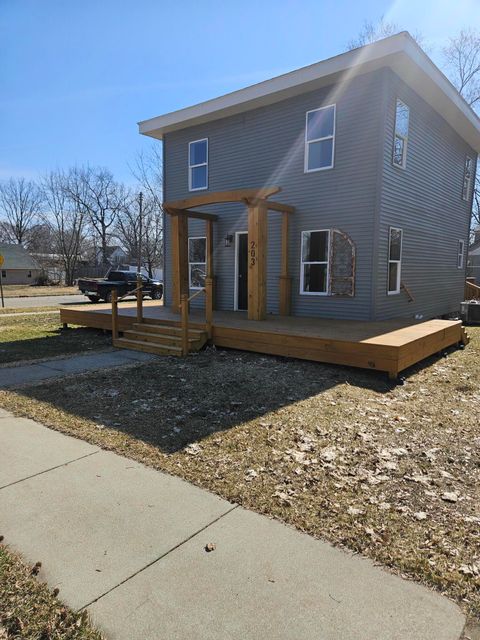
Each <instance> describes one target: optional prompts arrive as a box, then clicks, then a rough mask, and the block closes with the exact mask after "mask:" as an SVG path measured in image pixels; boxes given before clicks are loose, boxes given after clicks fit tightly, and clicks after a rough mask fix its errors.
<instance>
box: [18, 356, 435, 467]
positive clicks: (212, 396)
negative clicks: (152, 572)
mask: <svg viewBox="0 0 480 640" xmlns="http://www.w3.org/2000/svg"><path fill="white" fill-rule="evenodd" d="M436 359H438V358H434V357H432V358H429V359H427V360H425V361H424V362H423V363H422V365H416V367H413V368H412V369H411V370H410V371H409V372H408V373H409V375H412V374H414V373H415V372H417V371H419V370H420V369H421V368H423V367H424V366H430V365H431V364H433V363H434V362H435V360H436ZM342 384H343V385H344V384H348V385H350V386H352V387H356V388H359V389H361V390H364V391H365V397H367V396H368V393H369V392H376V393H381V394H383V393H387V392H389V391H390V390H391V389H392V384H391V383H390V382H389V381H388V379H387V378H386V376H385V375H384V374H382V373H379V372H375V371H368V370H363V369H354V368H349V367H341V366H335V365H328V364H320V363H316V362H308V361H305V360H295V359H288V358H284V357H277V356H264V355H260V354H255V353H247V352H239V351H234V350H216V349H207V350H206V351H203V352H201V353H199V354H196V355H191V356H189V357H188V358H186V359H179V358H174V357H160V358H157V359H155V360H154V361H152V362H148V363H143V364H141V365H138V366H136V367H134V368H128V369H122V368H117V369H111V370H110V371H108V372H105V371H97V372H90V373H88V374H85V375H82V376H77V377H76V378H75V379H71V378H70V379H65V380H64V381H63V382H62V384H59V383H58V381H55V382H46V383H42V384H39V385H36V386H31V387H28V388H23V389H20V390H19V391H18V392H17V393H19V394H21V395H23V396H25V397H26V398H29V399H34V400H38V401H41V402H44V403H48V404H49V405H51V406H52V407H53V408H55V409H58V410H61V411H64V412H66V413H67V414H70V415H71V416H72V417H74V418H82V419H86V420H88V421H92V422H93V423H95V424H96V425H97V426H99V427H100V429H102V428H103V427H108V428H109V429H113V430H115V431H117V432H119V433H123V434H127V435H128V436H131V437H133V438H135V439H137V440H139V441H143V442H145V443H147V444H149V445H154V446H155V447H158V449H159V450H160V451H161V452H163V453H166V454H171V453H174V452H176V451H179V450H180V449H183V448H184V447H185V446H187V445H189V444H192V443H194V442H200V441H201V440H202V439H204V438H206V437H208V436H210V435H212V434H214V433H217V432H223V431H228V430H230V429H234V428H235V427H238V426H240V425H242V424H243V423H245V422H247V421H251V420H256V419H266V420H268V419H269V418H268V414H270V413H271V412H278V411H279V410H281V409H282V408H285V407H289V406H291V405H294V404H298V403H302V402H304V401H313V402H314V403H315V408H317V407H318V412H319V417H320V416H323V417H324V415H325V413H327V415H328V412H329V410H331V409H332V407H331V406H330V405H331V404H332V402H331V397H330V396H329V398H324V395H325V393H326V392H327V391H329V390H331V389H333V388H335V387H337V386H338V385H342ZM357 395H358V394H357ZM333 404H335V403H334V402H333ZM352 409H353V410H355V406H353V405H352ZM298 415H299V416H301V408H300V411H299V413H298ZM277 420H280V421H281V420H282V417H281V412H280V413H277V414H276V416H275V421H277ZM298 427H299V428H301V427H302V424H301V420H300V419H299V424H298ZM259 428H261V423H260V426H259ZM80 437H82V436H81V435H80ZM107 440H108V437H107Z"/></svg>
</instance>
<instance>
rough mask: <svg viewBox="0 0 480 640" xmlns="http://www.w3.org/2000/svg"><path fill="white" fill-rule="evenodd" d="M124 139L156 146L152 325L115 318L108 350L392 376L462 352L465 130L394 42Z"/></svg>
mask: <svg viewBox="0 0 480 640" xmlns="http://www.w3.org/2000/svg"><path fill="white" fill-rule="evenodd" d="M139 127H140V132H141V133H142V134H144V135H148V136H151V137H153V138H156V139H158V140H161V141H162V142H163V159H164V162H163V172H164V194H163V195H164V211H165V221H164V222H165V227H164V228H165V268H164V277H165V307H163V308H158V309H157V310H151V309H150V310H145V313H148V314H149V318H150V319H149V320H148V319H147V320H146V318H145V316H143V317H142V315H141V310H140V311H139V315H138V318H137V322H135V321H134V320H133V319H132V318H131V317H128V314H127V313H125V314H124V315H123V316H120V325H119V326H120V327H123V328H124V329H126V332H125V333H124V336H123V337H122V338H119V339H118V340H117V339H115V340H114V342H115V344H118V345H119V346H124V347H131V348H138V349H143V350H155V352H158V353H177V354H185V353H187V352H188V351H190V350H192V349H196V348H200V346H201V345H202V344H203V343H204V341H205V340H207V339H209V340H210V341H211V342H213V344H216V345H218V346H223V347H234V348H239V349H249V350H253V351H259V352H262V353H271V354H280V355H287V356H295V357H300V358H308V359H314V360H319V361H322V362H336V363H340V364H352V365H354V366H362V367H369V368H376V369H380V370H384V371H388V372H389V373H390V375H392V376H395V375H396V374H397V373H398V372H399V371H400V370H402V369H404V368H406V367H408V366H410V365H411V364H412V363H414V362H418V361H419V360H421V359H422V358H424V357H426V356H427V355H431V354H433V353H435V352H437V351H439V350H441V349H443V348H445V347H447V346H449V345H452V344H456V343H459V342H461V341H463V342H464V343H466V342H467V341H468V337H467V336H466V335H465V332H464V331H463V329H462V327H461V323H460V322H453V321H447V320H445V319H443V320H442V319H439V318H441V317H442V316H448V315H449V314H451V313H454V312H456V311H457V310H458V309H459V306H460V302H461V300H462V298H463V294H464V285H465V270H466V262H467V261H466V255H467V246H468V235H469V226H470V217H471V208H472V197H473V184H474V179H475V170H476V164H477V152H478V151H479V150H480V121H479V119H478V117H477V116H476V115H475V113H474V112H473V111H472V109H471V108H470V107H469V106H468V105H467V104H466V103H465V101H464V100H463V99H462V97H461V96H460V95H459V93H458V92H457V91H456V90H455V88H454V87H453V85H452V84H451V83H450V82H449V81H448V80H447V78H446V77H445V76H444V75H443V74H442V73H441V71H440V70H439V69H438V68H437V67H436V66H435V65H434V64H433V62H432V61H431V60H430V59H429V58H428V56H427V55H426V54H425V53H424V52H423V51H422V49H421V48H420V47H419V46H418V45H417V44H416V43H415V41H414V40H413V39H412V38H411V36H410V35H409V34H408V33H405V32H404V33H399V34H398V35H395V36H392V37H390V38H386V39H384V40H381V41H379V42H377V43H374V44H371V45H368V46H365V47H362V48H360V49H356V50H353V51H349V52H347V53H343V54H341V55H339V56H336V57H334V58H330V59H328V60H324V61H322V62H319V63H317V64H313V65H311V66H308V67H304V68H302V69H298V70H296V71H293V72H291V73H286V74H284V75H281V76H278V77H276V78H273V79H271V80H267V81H265V82H260V83H259V84H256V85H252V86H250V87H247V88H245V89H241V90H239V91H235V92H233V93H230V94H227V95H225V96H221V97H219V98H214V99H213V100H209V101H207V102H204V103H201V104H197V105H195V106H192V107H187V108H185V109H181V110H179V111H174V112H172V113H167V114H166V115H162V116H158V117H156V118H152V119H150V120H145V121H143V122H141V123H140V125H139ZM140 298H141V296H139V299H140ZM91 315H92V317H91V318H90V319H89V320H88V322H90V323H94V324H95V323H97V324H98V323H99V322H100V320H99V318H98V317H97V316H98V314H97V316H95V317H93V314H91ZM114 317H116V316H115V315H114ZM142 318H143V319H142ZM202 318H204V319H203V320H202ZM69 320H70V321H73V320H71V319H69ZM76 321H77V323H78V322H79V319H76ZM155 322H157V323H158V322H160V323H161V325H160V326H154V323H155ZM122 323H123V324H122ZM169 323H170V324H169ZM95 326H96V325H95ZM116 326H117V325H116ZM114 334H115V335H116V332H115V331H114ZM180 336H181V337H180Z"/></svg>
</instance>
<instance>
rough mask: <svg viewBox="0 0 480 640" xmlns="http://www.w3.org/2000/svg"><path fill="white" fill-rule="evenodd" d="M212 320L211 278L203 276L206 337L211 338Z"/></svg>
mask: <svg viewBox="0 0 480 640" xmlns="http://www.w3.org/2000/svg"><path fill="white" fill-rule="evenodd" d="M212 322H213V278H208V277H207V278H205V323H206V325H207V336H208V339H209V340H211V339H212Z"/></svg>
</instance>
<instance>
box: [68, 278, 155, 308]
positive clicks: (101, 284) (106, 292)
mask: <svg viewBox="0 0 480 640" xmlns="http://www.w3.org/2000/svg"><path fill="white" fill-rule="evenodd" d="M140 277H141V278H142V283H143V295H144V296H149V297H150V298H152V300H161V299H162V296H163V283H162V282H160V281H159V280H152V278H147V276H144V275H141V276H140ZM77 284H78V288H79V289H80V291H81V292H82V293H83V294H84V295H86V296H87V298H88V299H89V300H91V302H99V301H100V300H105V302H110V301H111V300H112V291H113V290H114V289H115V290H116V291H117V294H118V297H119V298H120V297H121V296H124V295H125V294H126V293H128V292H129V291H134V289H136V288H137V274H136V273H135V272H133V271H110V273H109V274H108V276H107V277H106V278H102V279H97V278H92V279H83V278H80V279H79V280H78V283H77Z"/></svg>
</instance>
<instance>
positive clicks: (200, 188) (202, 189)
mask: <svg viewBox="0 0 480 640" xmlns="http://www.w3.org/2000/svg"><path fill="white" fill-rule="evenodd" d="M197 142H206V143H207V161H206V162H200V163H199V164H190V147H191V146H192V144H195V143H197ZM208 147H209V145H208V138H200V139H199V140H192V141H191V142H189V143H188V190H189V191H205V190H206V189H208ZM196 167H207V175H206V178H207V181H206V185H205V186H204V187H195V188H193V187H192V169H195V168H196Z"/></svg>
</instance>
